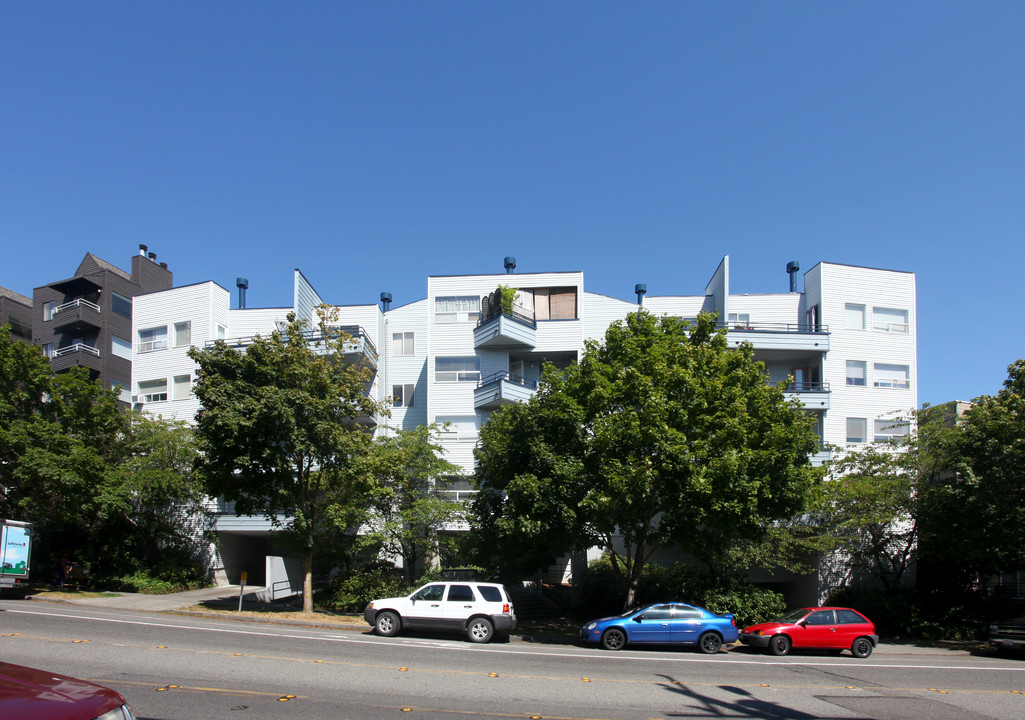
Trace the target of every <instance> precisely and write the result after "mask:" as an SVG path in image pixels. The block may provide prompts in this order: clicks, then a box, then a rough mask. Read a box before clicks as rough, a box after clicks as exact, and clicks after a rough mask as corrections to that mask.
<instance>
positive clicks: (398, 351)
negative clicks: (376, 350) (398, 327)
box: [391, 332, 414, 356]
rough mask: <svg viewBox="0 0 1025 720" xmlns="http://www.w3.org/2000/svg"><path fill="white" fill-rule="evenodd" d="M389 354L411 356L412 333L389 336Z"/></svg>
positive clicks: (412, 347)
mask: <svg viewBox="0 0 1025 720" xmlns="http://www.w3.org/2000/svg"><path fill="white" fill-rule="evenodd" d="M391 354H392V355H393V356H394V355H413V354H414V345H413V333H411V332H400V333H392V335H391Z"/></svg>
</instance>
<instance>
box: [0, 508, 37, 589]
mask: <svg viewBox="0 0 1025 720" xmlns="http://www.w3.org/2000/svg"><path fill="white" fill-rule="evenodd" d="M31 552H32V523H27V522H19V521H17V520H4V519H2V518H0V587H15V586H17V585H18V584H19V583H23V582H25V581H26V580H28V570H29V557H30V554H31Z"/></svg>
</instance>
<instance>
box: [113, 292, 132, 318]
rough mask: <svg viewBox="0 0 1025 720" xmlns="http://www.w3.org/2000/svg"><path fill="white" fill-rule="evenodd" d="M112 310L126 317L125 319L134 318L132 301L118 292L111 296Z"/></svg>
mask: <svg viewBox="0 0 1025 720" xmlns="http://www.w3.org/2000/svg"><path fill="white" fill-rule="evenodd" d="M110 309H111V310H113V311H114V312H116V313H117V314H118V315H124V316H125V317H129V318H130V317H131V316H132V299H131V298H126V297H125V296H124V295H118V294H117V293H116V292H112V293H111V294H110Z"/></svg>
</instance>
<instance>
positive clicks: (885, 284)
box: [132, 256, 918, 582]
mask: <svg viewBox="0 0 1025 720" xmlns="http://www.w3.org/2000/svg"><path fill="white" fill-rule="evenodd" d="M791 266H793V267H791ZM791 266H788V271H791V285H790V286H791V291H790V292H782V293H773V294H737V293H734V292H733V291H732V289H731V287H730V258H729V256H726V257H724V258H723V260H722V262H721V263H720V264H719V266H718V268H716V270H715V272H714V273H713V274H712V277H711V280H710V281H709V282H708V285H707V286H706V287H705V289H704V292H702V293H701V294H696V295H665V296H646V295H643V294H641V293H640V292H639V294H638V300H639V301H640V303H638V302H633V301H625V300H619V299H616V298H611V297H607V296H604V295H599V294H597V293H592V292H588V291H586V290H585V286H584V275H583V273H582V272H552V273H523V274H518V273H514V272H512V270H513V268H514V267H515V261H514V260H513V259H512V258H507V259H506V269H507V272H505V273H498V274H484V275H465V276H432V277H428V278H427V296H426V298H424V299H421V300H417V301H415V302H412V303H409V304H407V305H403V306H400V307H395V308H392V307H391V306H390V295H388V294H387V293H382V302H381V305H374V304H370V305H336V306H334V307H336V309H337V311H338V320H337V322H338V324H339V325H341V326H343V327H344V328H345V329H346V330H347V332H349V334H350V335H352V336H353V343H352V347H351V351H352V352H353V354H354V357H355V356H359V357H360V358H362V359H363V360H364V361H366V362H369V363H370V364H371V367H373V368H374V370H375V378H374V383H373V386H372V388H371V389H370V393H371V395H372V396H373V397H374V398H375V399H376V400H378V401H380V402H386V403H387V404H388V405H389V406H390V408H391V417H390V418H364V419H363V421H364V422H365V423H366V424H367V425H368V426H370V427H372V428H373V431H374V432H375V433H387V432H389V428H411V427H416V426H418V425H421V424H424V423H447V431H446V432H445V433H444V434H443V438H442V447H443V448H444V450H445V454H446V456H447V457H448V459H449V460H451V461H452V462H454V463H456V464H458V465H459V466H461V467H462V468H463V469H464V471H465V473H466V474H467V476H469V475H472V473H473V470H474V465H473V449H474V447H475V446H476V444H477V441H478V437H479V433H480V428H481V426H482V425H483V423H485V422H487V420H488V418H489V417H490V415H491V413H492V412H494V410H495V409H497V408H498V407H500V406H501V405H502V404H504V403H508V402H522V401H524V400H526V399H527V398H529V397H530V395H531V394H532V393H533V392H534V390H535V388H536V384H537V381H538V379H539V377H540V371H541V365H542V363H544V362H546V361H547V362H551V363H553V364H555V365H556V366H565V365H568V364H569V363H572V362H573V361H575V360H577V359H578V358H579V356H580V354H581V353H582V351H583V347H584V341H585V340H587V339H601V338H602V337H603V336H604V333H605V330H606V328H608V326H609V325H610V324H611V323H612V322H614V321H616V320H620V319H622V318H625V317H626V315H627V314H628V313H630V312H633V311H635V310H636V309H638V306H639V304H640V305H642V306H643V307H644V309H646V310H648V311H649V312H652V313H656V314H667V315H676V316H680V317H684V318H694V317H696V316H697V315H698V313H699V312H701V311H709V312H715V313H717V314H718V315H719V317H720V318H721V320H722V321H723V322H724V323H725V324H726V326H727V327H728V328H729V336H728V337H729V341H730V342H731V343H732V344H739V343H741V342H745V341H746V342H750V343H751V344H752V346H753V347H754V349H755V355H756V357H757V358H758V359H759V360H761V361H762V362H764V363H765V366H766V368H767V371H768V381H769V382H773V383H775V382H780V381H783V380H787V379H789V380H790V382H789V386H788V393H789V394H790V395H791V396H792V397H795V398H797V399H798V400H800V402H801V403H802V405H803V406H804V408H805V409H806V411H807V412H809V413H812V414H813V415H814V416H815V419H816V424H817V428H818V430H819V434H820V436H821V437H822V441H823V449H822V450H821V451H820V452H819V453H818V454H817V455H816V456H815V457H814V458H813V462H814V463H816V464H821V463H822V462H824V461H825V460H826V459H828V450H826V449H825V448H827V447H828V446H831V445H835V446H845V445H853V446H857V445H860V444H864V443H871V442H874V441H876V440H882V439H886V438H889V437H892V435H893V434H894V433H897V432H903V431H905V429H903V428H902V427H901V426H899V425H898V426H895V424H894V421H893V417H894V415H895V414H897V413H907V412H908V411H910V410H913V409H914V408H916V407H917V405H918V395H917V387H916V380H917V377H916V374H917V363H916V331H915V323H916V308H915V276H914V274H913V273H909V272H899V271H894V270H879V269H873V268H865V267H853V266H848V265H838V264H832V263H819V264H817V265H815V266H814V267H813V268H811V269H810V270H808V271H807V272H806V273H805V274H804V289H803V291H802V292H798V291H797V289H796V272H797V269H796V263H791ZM499 285H505V286H509V287H512V288H515V289H516V290H518V295H517V298H516V301H515V305H514V312H513V314H512V316H508V315H505V314H503V313H502V312H495V313H491V312H490V308H493V307H494V302H493V298H490V297H489V296H490V295H491V294H492V293H494V292H495V291H496V289H497V288H498V286H499ZM640 287H641V286H638V290H640ZM321 302H322V300H321V298H320V296H319V294H318V293H317V292H316V290H315V289H314V288H313V286H312V285H311V284H310V283H309V282H308V281H307V280H306V278H305V277H304V276H303V274H302V273H301V272H300V271H299V270H296V271H295V284H294V296H293V306H292V307H287V308H269V309H259V310H251V309H248V308H240V309H231V308H230V293H229V291H228V290H226V289H224V288H223V287H221V286H219V285H217V284H216V283H212V282H206V283H200V284H198V285H191V286H186V287H179V288H174V289H171V290H165V291H160V292H154V293H149V294H146V295H140V296H137V297H136V298H135V300H134V338H135V352H134V355H133V359H132V360H133V361H132V366H133V384H132V393H133V400H134V402H135V403H136V406H137V407H140V408H141V409H142V410H144V411H145V412H150V413H154V414H160V415H163V416H165V417H172V418H178V419H186V420H191V419H192V418H193V417H194V416H195V413H196V411H197V410H198V409H199V408H198V403H197V401H196V400H195V398H194V397H193V396H192V394H191V384H192V380H193V378H194V376H195V364H194V363H193V362H192V361H191V360H190V359H189V358H188V357H187V355H186V351H187V350H188V347H189V346H190V345H197V346H200V347H202V346H204V345H205V344H207V343H210V342H212V341H214V340H215V339H218V338H220V339H224V340H225V341H226V342H228V343H229V344H232V345H236V346H238V347H245V345H246V344H248V342H250V341H251V339H252V336H254V335H256V334H269V333H270V332H272V331H273V330H274V329H275V326H276V323H279V322H282V321H284V319H285V316H286V315H287V314H288V313H289V312H291V311H295V312H296V314H297V315H298V316H299V317H305V318H308V319H310V320H311V321H315V318H314V308H315V307H316V306H317V305H318V304H320V303H321ZM240 304H244V303H240ZM453 492H454V493H455V494H456V497H458V498H460V499H465V498H466V497H467V496H468V494H469V493H471V492H472V490H471V489H470V483H469V481H466V482H465V484H463V485H461V486H459V485H457V486H456V487H455V489H454V490H453ZM217 510H218V513H219V514H218V515H217V516H216V517H217V524H216V529H217V531H218V533H219V536H220V539H221V543H220V556H221V557H220V562H221V563H222V566H221V567H219V568H217V569H218V570H221V571H223V572H222V573H221V574H220V577H221V578H222V579H224V578H226V579H227V580H229V581H232V582H237V573H238V572H239V570H240V569H241V568H242V567H243V566H248V567H249V568H250V577H251V578H252V568H254V567H259V566H260V562H259V557H260V555H261V553H265V552H266V550H267V546H266V538H267V535H268V533H269V530H270V526H269V523H267V522H266V521H265V520H264V519H262V518H237V517H235V516H234V514H233V513H232V512H231V508H230V507H226V506H223V507H222V506H218V507H217ZM755 579H756V580H757V579H759V578H755ZM762 579H766V578H762ZM774 580H776V581H779V580H780V578H775V579H774ZM783 580H784V581H786V580H793V581H795V582H797V581H798V580H797V579H783ZM253 581H254V580H253V579H251V582H253ZM257 581H258V579H257Z"/></svg>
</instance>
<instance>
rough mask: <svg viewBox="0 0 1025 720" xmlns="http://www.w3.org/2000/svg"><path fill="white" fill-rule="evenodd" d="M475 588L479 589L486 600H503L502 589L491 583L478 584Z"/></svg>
mask: <svg viewBox="0 0 1025 720" xmlns="http://www.w3.org/2000/svg"><path fill="white" fill-rule="evenodd" d="M477 589H478V590H479V591H480V594H481V597H483V598H484V599H485V600H487V601H488V602H504V598H503V597H502V591H501V590H499V589H498V588H496V587H493V586H491V585H478V586H477Z"/></svg>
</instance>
